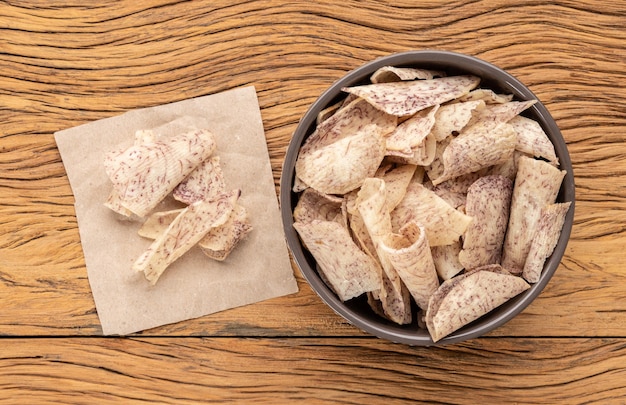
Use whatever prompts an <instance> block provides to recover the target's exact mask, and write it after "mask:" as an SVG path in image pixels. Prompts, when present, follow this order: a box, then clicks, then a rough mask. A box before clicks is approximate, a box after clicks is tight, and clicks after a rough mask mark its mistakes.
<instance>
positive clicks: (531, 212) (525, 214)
mask: <svg viewBox="0 0 626 405" xmlns="http://www.w3.org/2000/svg"><path fill="white" fill-rule="evenodd" d="M565 173H566V172H565V170H559V169H557V168H555V167H554V166H552V165H551V164H549V163H547V162H544V161H542V160H537V159H533V158H528V157H520V159H519V161H518V168H517V175H516V177H515V186H514V188H513V196H512V197H511V214H510V217H509V224H508V228H507V233H506V237H505V239H504V245H503V248H502V267H504V268H505V269H507V270H508V271H510V272H512V273H514V274H520V273H521V272H522V270H523V269H524V263H525V262H526V258H527V257H528V252H529V251H530V245H531V243H532V240H533V238H534V235H535V232H536V230H537V224H538V222H539V218H540V217H541V212H542V210H543V208H544V207H545V206H547V205H549V204H553V203H554V202H555V201H556V197H557V194H558V192H559V189H560V188H561V183H562V181H563V177H565Z"/></svg>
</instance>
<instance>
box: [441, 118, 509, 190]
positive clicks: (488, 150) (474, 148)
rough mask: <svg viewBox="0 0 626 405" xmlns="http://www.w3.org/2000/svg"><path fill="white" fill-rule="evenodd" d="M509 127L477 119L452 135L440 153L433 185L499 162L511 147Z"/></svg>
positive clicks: (504, 157)
mask: <svg viewBox="0 0 626 405" xmlns="http://www.w3.org/2000/svg"><path fill="white" fill-rule="evenodd" d="M516 141H517V139H516V136H515V131H514V130H513V127H511V126H510V125H509V124H506V123H502V122H497V121H480V122H478V123H477V124H474V125H472V126H470V127H469V128H466V129H465V130H464V131H463V132H462V133H461V134H460V135H459V136H457V137H455V138H453V139H452V140H451V141H450V143H449V144H448V146H447V147H446V148H445V150H444V151H443V154H442V162H443V173H442V174H441V176H439V177H437V178H434V179H432V182H433V184H434V185H437V184H440V183H442V182H444V181H446V180H450V179H453V178H455V177H458V176H461V175H464V174H468V173H472V172H475V171H477V170H480V169H483V168H486V167H489V166H493V165H496V164H500V163H502V162H505V161H506V160H507V159H510V158H511V156H512V155H513V152H514V151H515V144H516Z"/></svg>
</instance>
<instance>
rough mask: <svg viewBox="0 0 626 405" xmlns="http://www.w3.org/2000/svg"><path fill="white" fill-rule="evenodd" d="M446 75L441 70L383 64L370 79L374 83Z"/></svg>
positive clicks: (425, 78) (424, 78)
mask: <svg viewBox="0 0 626 405" xmlns="http://www.w3.org/2000/svg"><path fill="white" fill-rule="evenodd" d="M445 76H446V74H445V72H443V71H440V70H430V69H418V68H402V67H395V66H383V67H381V68H380V69H378V70H377V71H376V72H374V74H372V76H371V78H370V81H371V82H372V83H389V82H399V81H402V80H415V79H421V80H427V79H434V78H435V77H445Z"/></svg>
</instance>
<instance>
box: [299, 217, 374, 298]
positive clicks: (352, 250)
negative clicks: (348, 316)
mask: <svg viewBox="0 0 626 405" xmlns="http://www.w3.org/2000/svg"><path fill="white" fill-rule="evenodd" d="M293 226H294V228H295V229H296V231H297V232H298V234H299V235H300V238H301V239H302V242H303V243H304V245H305V246H306V248H307V249H308V250H309V252H311V254H312V255H313V257H314V258H315V260H316V261H317V264H318V266H319V269H320V271H321V272H322V273H323V274H324V278H325V279H326V281H327V282H328V283H329V284H330V285H329V287H330V288H331V289H332V290H333V291H334V292H335V293H336V294H337V295H338V296H339V298H340V299H341V300H342V301H347V300H349V299H351V298H354V297H357V296H359V295H361V294H363V293H365V292H368V291H373V290H379V289H380V288H381V282H380V276H379V271H378V268H377V265H376V262H375V261H374V260H372V258H371V257H369V256H368V255H366V254H365V253H363V252H362V251H361V250H360V249H359V248H358V247H357V246H356V245H355V244H354V243H353V242H352V239H351V238H350V234H349V232H348V230H347V229H346V228H345V227H344V226H343V225H342V224H339V223H337V222H334V221H321V220H318V219H316V220H313V221H311V222H308V223H303V222H294V224H293Z"/></svg>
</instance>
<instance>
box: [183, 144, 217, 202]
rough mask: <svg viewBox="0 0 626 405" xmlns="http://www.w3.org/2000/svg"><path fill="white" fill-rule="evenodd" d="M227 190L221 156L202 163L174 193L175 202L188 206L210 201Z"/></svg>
mask: <svg viewBox="0 0 626 405" xmlns="http://www.w3.org/2000/svg"><path fill="white" fill-rule="evenodd" d="M225 190H226V185H225V184H224V175H223V174H222V168H221V167H220V158H219V156H214V157H212V158H209V159H207V160H205V161H204V162H202V163H201V164H200V165H198V167H196V168H195V170H194V171H192V172H191V173H190V174H189V176H187V178H185V180H183V181H182V182H180V184H179V185H178V186H176V188H175V189H174V191H173V192H172V196H173V197H174V199H175V200H178V201H180V202H182V203H185V204H187V205H189V204H192V203H194V202H196V201H200V200H210V199H213V198H215V197H216V196H218V195H219V194H220V193H223V192H224V191H225Z"/></svg>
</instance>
